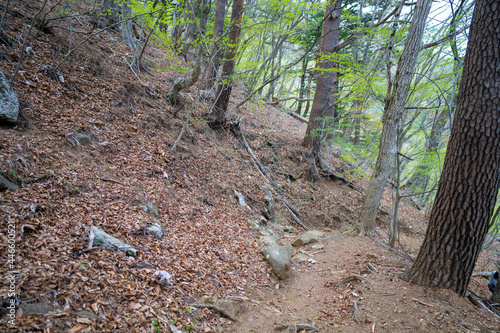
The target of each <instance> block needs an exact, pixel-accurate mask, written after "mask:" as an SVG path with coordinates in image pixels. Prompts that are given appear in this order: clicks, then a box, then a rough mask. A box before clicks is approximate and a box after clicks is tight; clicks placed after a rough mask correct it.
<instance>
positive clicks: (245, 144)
mask: <svg viewBox="0 0 500 333" xmlns="http://www.w3.org/2000/svg"><path fill="white" fill-rule="evenodd" d="M228 126H229V127H230V129H231V131H232V132H233V133H234V135H235V136H236V137H237V138H238V140H239V141H240V143H241V145H242V146H243V148H244V149H245V150H246V152H247V153H248V155H250V157H251V158H252V161H253V162H254V164H255V165H256V167H257V170H259V172H260V174H261V175H262V177H263V178H264V179H265V180H266V181H267V182H268V183H269V184H270V185H272V186H273V187H274V188H275V189H276V191H277V193H278V196H279V198H280V200H281V202H282V203H283V205H285V208H286V209H287V210H288V212H289V213H290V215H291V216H292V218H293V219H294V220H295V222H297V223H298V224H299V225H300V226H301V227H302V228H304V229H305V230H309V228H308V227H307V226H306V225H305V224H304V223H303V222H302V221H301V220H300V219H299V218H298V217H297V215H300V213H299V211H298V210H297V209H295V208H293V207H292V205H290V204H289V203H288V202H287V201H286V200H285V198H284V196H283V193H282V191H281V188H280V187H279V186H278V184H276V182H275V181H274V180H273V177H272V175H271V174H270V173H269V171H268V170H267V169H266V168H264V166H263V165H262V163H260V160H259V159H258V158H257V156H255V154H254V153H253V151H252V148H250V146H249V145H248V142H247V140H246V139H245V136H244V135H243V132H242V131H241V127H240V122H239V121H237V122H233V123H231V124H228Z"/></svg>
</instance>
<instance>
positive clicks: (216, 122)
mask: <svg viewBox="0 0 500 333" xmlns="http://www.w3.org/2000/svg"><path fill="white" fill-rule="evenodd" d="M243 4H244V0H234V1H233V9H232V13H231V27H230V28H229V29H230V30H229V36H228V45H229V46H228V50H227V52H226V55H225V57H226V59H225V62H224V65H223V66H222V80H223V82H222V83H221V84H220V85H219V86H218V87H217V94H216V96H215V98H216V99H215V103H214V107H213V111H212V112H211V113H210V114H209V115H208V120H209V125H210V127H212V128H219V127H221V126H222V125H223V124H224V123H225V122H226V112H227V107H228V105H229V97H230V96H231V90H232V88H233V84H232V79H231V75H233V72H234V63H235V58H236V55H237V51H238V40H239V38H240V31H241V19H242V17H243Z"/></svg>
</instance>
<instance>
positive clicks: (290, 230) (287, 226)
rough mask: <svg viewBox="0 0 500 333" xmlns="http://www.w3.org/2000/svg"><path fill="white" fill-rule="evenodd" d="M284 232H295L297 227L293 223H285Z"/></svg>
mask: <svg viewBox="0 0 500 333" xmlns="http://www.w3.org/2000/svg"><path fill="white" fill-rule="evenodd" d="M283 232H286V233H288V234H291V233H293V232H295V228H294V227H292V226H291V225H285V226H283Z"/></svg>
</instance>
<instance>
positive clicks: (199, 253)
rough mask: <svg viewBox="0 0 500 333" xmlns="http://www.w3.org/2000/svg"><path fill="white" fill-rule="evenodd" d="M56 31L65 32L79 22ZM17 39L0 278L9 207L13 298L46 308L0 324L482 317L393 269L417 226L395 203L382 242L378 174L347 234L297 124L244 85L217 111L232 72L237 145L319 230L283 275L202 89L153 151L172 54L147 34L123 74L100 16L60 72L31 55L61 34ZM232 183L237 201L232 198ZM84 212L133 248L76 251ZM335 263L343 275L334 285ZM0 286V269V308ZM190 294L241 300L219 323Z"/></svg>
mask: <svg viewBox="0 0 500 333" xmlns="http://www.w3.org/2000/svg"><path fill="white" fill-rule="evenodd" d="M40 4H41V3H40V1H33V2H32V3H31V4H30V6H25V2H23V1H11V4H10V6H11V7H10V9H9V11H8V13H7V16H6V29H5V35H4V39H7V41H9V42H12V44H9V43H4V44H2V45H0V46H1V49H0V68H1V69H2V71H3V72H4V74H5V75H6V76H7V77H9V76H10V75H12V74H13V72H14V69H15V66H16V64H17V61H18V59H19V48H20V45H18V44H19V43H18V42H16V40H17V41H19V40H22V39H23V38H24V36H25V35H26V33H27V29H28V23H29V22H30V20H31V18H32V17H33V15H34V14H35V13H36V11H37V10H38V9H39V6H40ZM2 10H3V9H2ZM27 22H28V23H27ZM73 38H74V39H76V41H75V40H73V41H72V43H76V42H77V41H78V38H81V37H74V36H73ZM12 45H13V46H12ZM28 45H29V46H30V47H31V51H30V53H29V54H28V55H26V57H25V59H24V62H23V66H22V71H21V72H20V73H19V75H18V78H17V80H16V82H15V84H14V90H15V91H16V93H17V95H18V97H19V100H20V102H21V105H22V114H23V116H22V118H21V121H20V122H19V123H18V124H16V125H8V124H3V125H2V126H1V127H0V171H2V172H3V174H4V175H5V176H6V177H8V178H9V179H10V180H11V181H13V182H15V183H17V184H18V185H20V186H21V188H20V189H19V190H17V191H4V192H1V193H0V215H1V216H2V218H1V222H0V223H1V226H2V227H1V232H0V259H1V264H2V265H1V267H2V268H1V270H2V276H7V274H10V273H9V270H8V269H7V268H6V267H7V260H8V256H7V244H8V238H7V224H8V223H15V225H16V231H17V234H16V262H15V271H16V273H15V277H16V287H15V289H16V297H15V299H16V302H18V303H19V304H21V305H22V304H32V303H44V304H48V305H51V306H55V307H57V308H58V310H56V311H52V312H48V313H42V314H26V313H23V311H22V310H17V313H16V320H15V326H9V325H8V323H7V322H6V320H5V317H4V319H3V320H2V321H1V322H0V325H3V326H2V327H3V328H2V330H4V331H13V332H15V331H16V332H17V331H20V332H37V331H44V332H117V331H118V332H151V331H153V332H170V331H172V328H171V327H173V326H175V327H176V329H178V330H181V331H183V332H186V331H191V332H272V331H274V329H275V327H277V326H279V325H282V324H284V323H290V324H304V325H309V326H312V327H316V328H318V329H321V330H323V331H326V332H381V331H386V332H422V331H423V332H494V331H497V332H500V321H499V319H498V317H497V316H496V315H494V314H493V313H491V312H489V311H488V310H486V309H483V308H480V307H476V306H474V305H473V304H472V303H471V302H470V301H469V300H468V299H467V298H462V297H460V296H458V295H456V294H455V293H453V292H452V291H449V290H442V289H433V288H425V287H420V286H416V285H412V284H410V283H407V282H405V281H403V280H401V279H400V276H401V275H402V274H403V273H404V272H405V270H407V269H409V267H410V266H411V258H414V257H415V255H416V253H417V251H418V248H419V245H420V244H421V242H422V240H423V237H424V235H425V229H426V222H427V217H426V215H425V210H418V209H416V208H415V207H414V206H412V205H411V204H409V202H405V205H404V206H403V207H402V211H401V213H400V216H401V217H400V221H399V224H400V228H401V233H400V242H399V244H398V248H397V249H390V248H389V247H388V246H387V245H386V244H387V230H388V223H389V220H390V215H391V207H392V204H391V187H390V186H388V188H387V189H386V193H385V194H384V198H383V200H382V203H381V208H380V214H379V218H378V220H377V233H376V236H375V237H373V238H368V237H360V236H356V235H352V234H349V232H348V231H349V227H350V226H351V225H352V223H353V221H354V219H355V218H356V216H357V214H358V212H359V208H360V206H361V202H362V198H363V195H362V193H360V191H358V190H356V189H353V188H351V187H349V186H346V184H345V183H343V182H341V181H332V180H329V179H322V178H320V179H319V180H318V181H317V182H309V181H307V180H306V179H305V178H304V174H305V171H306V169H307V165H306V161H305V157H304V156H305V151H304V150H303V149H302V148H301V140H302V138H303V135H304V132H305V124H304V123H301V122H299V121H298V120H296V119H294V118H292V117H290V116H289V115H288V114H287V113H286V112H284V111H285V110H282V109H281V108H279V107H277V108H276V107H274V106H269V105H266V104H264V103H262V102H260V101H258V100H255V101H253V102H251V103H248V104H246V105H244V106H243V107H242V108H241V109H240V110H235V109H234V105H235V103H237V102H238V101H241V100H243V99H244V97H245V96H246V93H247V92H246V91H245V87H244V85H243V84H240V83H238V82H236V83H235V85H236V87H235V89H233V94H232V99H231V103H230V115H231V117H234V118H236V117H238V118H240V119H241V126H242V130H243V132H244V134H245V136H246V139H247V141H248V142H249V145H250V147H251V148H252V150H253V152H254V153H255V154H256V155H257V157H258V158H259V160H260V161H261V163H262V164H263V165H264V166H265V167H267V168H268V169H269V171H270V172H271V173H272V174H273V176H274V178H275V181H276V182H277V183H278V185H279V186H280V188H281V189H282V191H283V192H284V193H285V198H286V199H287V201H288V202H289V203H290V204H291V205H292V206H294V207H295V208H296V209H298V210H299V211H300V212H301V215H300V217H299V218H300V219H301V221H303V222H304V223H305V224H306V225H307V226H308V227H309V228H310V229H319V230H323V231H325V232H326V234H327V237H326V238H325V239H323V240H321V241H320V242H319V243H316V244H312V245H308V246H304V247H297V248H295V250H294V254H298V253H303V254H307V255H308V259H307V260H305V261H300V260H298V259H293V260H292V275H291V277H289V278H288V279H287V280H278V279H277V278H276V277H275V276H274V275H273V273H272V271H271V269H270V267H269V266H268V265H267V263H266V262H265V261H263V258H262V256H261V255H260V253H259V251H260V249H261V248H262V246H263V244H262V242H261V237H260V235H259V232H258V230H257V229H256V227H255V226H256V221H259V220H260V215H261V212H262V210H263V208H264V196H265V195H266V194H267V193H268V191H269V190H270V189H272V187H271V186H270V185H269V183H268V182H267V181H266V180H265V179H264V178H263V177H262V176H261V174H260V173H259V171H258V170H257V169H256V167H255V165H254V163H253V161H252V160H251V158H250V156H248V154H247V153H246V152H245V150H244V149H243V147H242V146H241V145H240V143H239V142H238V141H237V139H236V138H235V137H234V136H233V135H232V134H231V133H230V132H226V131H212V130H211V129H210V128H209V127H208V126H207V124H206V121H205V118H204V115H205V114H206V112H208V110H209V109H210V104H208V103H204V102H203V103H202V102H199V103H197V104H196V106H195V108H194V112H193V117H192V120H191V121H190V123H189V126H188V129H187V131H186V133H185V134H184V136H183V137H182V138H181V141H180V144H179V149H178V150H177V151H174V152H171V151H170V147H171V146H172V145H173V143H174V142H175V140H176V139H177V136H178V135H179V133H180V130H181V128H182V126H183V124H184V122H185V120H186V119H185V117H186V115H187V110H189V108H190V107H191V98H190V97H193V96H195V95H196V89H195V88H192V89H191V90H190V91H183V92H181V95H182V96H181V98H182V100H181V101H180V104H179V105H176V106H171V105H169V104H168V103H167V102H166V99H165V95H166V92H167V91H168V89H169V88H170V86H171V84H172V83H173V81H174V79H176V78H177V77H179V76H182V75H183V74H181V73H179V72H176V71H174V70H172V68H177V67H179V65H180V66H182V67H184V68H188V69H189V68H190V66H189V65H188V64H186V63H183V60H182V59H181V58H178V57H176V56H175V55H172V53H171V52H170V51H169V50H168V49H165V48H162V47H161V45H153V44H151V46H150V47H148V48H147V51H146V55H145V58H146V61H145V65H146V66H147V69H148V72H146V71H144V72H140V73H133V72H132V71H131V70H130V67H129V65H128V64H127V62H126V61H125V60H128V61H129V62H130V61H131V59H129V58H130V51H129V50H128V49H127V47H126V46H125V45H124V44H123V43H121V42H120V35H119V33H118V32H105V33H103V34H99V35H97V36H95V37H94V38H92V39H91V42H89V43H87V44H85V45H84V47H82V48H81V49H79V50H78V51H76V52H75V53H74V54H73V55H72V56H71V57H70V60H69V61H67V62H65V63H63V65H62V66H61V67H60V70H59V71H60V74H61V75H62V76H63V77H64V82H57V81H55V80H54V79H53V78H51V77H49V75H47V71H46V69H47V66H49V65H51V66H54V65H55V63H56V62H57V61H58V60H60V59H61V58H62V57H61V56H60V54H61V53H63V54H64V53H65V52H67V49H68V35H67V32H65V31H60V30H58V29H56V28H53V29H51V30H50V31H41V30H39V29H36V28H35V29H33V32H32V35H31V37H30V39H29V42H28ZM73 45H74V44H73ZM193 56H194V55H192V57H193ZM192 60H193V59H192ZM76 133H80V134H86V135H88V136H89V137H90V138H91V141H92V142H91V144H89V145H80V144H77V143H76V142H75V141H74V140H73V139H72V138H73V137H74V135H75V134H76ZM346 156H347V157H349V158H345V157H346ZM323 158H324V160H325V162H326V163H327V164H328V165H329V166H330V167H331V168H332V169H333V170H335V171H336V172H338V173H339V174H342V175H343V176H344V177H346V178H348V179H349V180H350V181H351V182H353V183H354V184H355V187H356V188H358V189H361V190H363V189H364V188H366V185H367V178H366V177H365V176H363V172H364V173H368V174H369V172H370V169H369V168H368V167H367V166H366V165H364V164H362V165H359V164H349V163H347V162H345V161H347V160H351V157H350V156H349V154H348V153H346V152H344V151H342V149H341V148H340V147H336V146H328V147H325V148H324V156H323ZM357 170H358V171H359V170H362V171H363V172H355V171H357ZM235 190H237V191H239V192H240V193H243V194H244V196H245V200H246V203H247V204H248V206H249V207H250V208H247V207H243V206H240V205H239V203H238V202H237V200H235V197H236V195H235V192H234V191H235ZM275 200H276V209H277V215H276V218H275V219H274V220H273V221H272V222H268V227H269V228H270V229H272V230H274V231H275V232H276V233H277V234H278V235H279V236H280V237H279V242H280V244H285V243H292V242H293V240H295V237H296V236H297V235H299V234H300V233H302V232H303V231H304V230H303V229H302V228H301V227H300V226H298V225H297V224H296V223H295V221H294V220H293V219H292V217H291V216H290V215H289V213H288V212H287V210H286V209H285V207H284V206H283V205H282V203H280V202H279V201H277V197H276V196H275ZM148 204H150V205H152V206H153V207H154V208H155V209H154V210H155V211H156V214H154V213H152V211H151V209H150V210H148V209H146V208H145V207H147V206H148ZM155 221H160V222H161V223H162V224H163V225H164V226H165V236H164V237H163V238H162V239H156V238H154V237H152V236H151V235H146V234H145V233H144V232H143V231H142V230H144V227H145V226H148V225H150V224H151V223H153V222H155ZM91 226H97V227H100V228H102V229H104V230H105V231H107V232H108V233H110V234H112V235H113V236H115V237H118V238H120V239H121V240H123V241H125V242H128V243H129V244H132V245H134V246H135V247H136V248H138V249H139V250H140V252H139V254H138V255H137V256H136V257H135V258H131V257H127V256H125V254H124V253H122V252H120V251H117V250H112V249H102V248H94V249H92V250H89V251H87V249H88V247H89V246H88V245H89V236H90V227H91ZM284 229H292V232H291V233H290V232H284V231H283V230H284ZM141 231H142V232H141ZM493 255H495V253H491V252H488V253H483V254H482V256H481V258H480V260H479V262H478V264H477V270H483V271H487V270H489V271H491V270H493V269H494V266H493V263H492V262H491V260H490V259H491V258H492V256H493ZM369 264H370V265H371V267H372V268H371V269H370V267H368V266H369ZM148 265H149V266H148ZM158 270H165V271H168V272H169V273H170V274H172V275H173V277H172V278H171V282H172V285H169V284H159V283H158V279H157V275H155V272H156V271H158ZM352 275H357V276H360V277H361V279H355V280H352V281H349V282H346V283H341V282H342V280H343V279H345V278H347V277H349V276H352ZM486 284H487V280H485V279H482V278H473V279H472V280H471V283H470V286H469V289H470V290H471V291H472V292H474V293H475V294H477V295H482V296H484V297H489V296H490V295H489V291H488V290H487V287H486ZM8 293H9V290H8V286H7V284H5V285H2V289H1V294H0V295H1V299H0V301H1V302H0V303H3V307H4V311H5V309H6V304H8V303H6V302H7V300H8V297H7V295H8ZM204 295H208V296H212V297H216V298H218V299H229V300H231V299H235V297H239V298H238V299H239V300H244V301H243V310H242V311H240V312H239V313H238V314H237V316H236V318H233V319H235V320H237V321H235V322H234V321H232V320H230V319H228V318H224V313H221V312H220V311H218V310H217V309H215V310H214V309H213V308H212V309H209V308H204V307H201V306H196V305H193V304H197V303H198V302H199V301H198V299H199V298H200V297H201V296H204ZM81 311H84V312H81ZM85 311H86V312H85ZM82 313H87V314H88V313H92V314H94V315H95V316H94V317H93V316H90V315H82ZM3 314H5V313H3ZM171 325H173V326H171ZM292 331H293V330H292Z"/></svg>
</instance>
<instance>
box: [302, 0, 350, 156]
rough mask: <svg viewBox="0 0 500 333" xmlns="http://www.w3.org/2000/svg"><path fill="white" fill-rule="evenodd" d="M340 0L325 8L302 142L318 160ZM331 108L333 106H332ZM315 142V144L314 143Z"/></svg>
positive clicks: (330, 77)
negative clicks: (310, 103)
mask: <svg viewBox="0 0 500 333" xmlns="http://www.w3.org/2000/svg"><path fill="white" fill-rule="evenodd" d="M341 5H342V0H329V3H328V5H327V6H326V7H325V18H324V20H323V28H322V32H321V45H320V54H319V57H318V63H317V66H316V67H317V68H318V72H319V75H318V80H317V83H316V92H315V93H314V100H313V104H312V108H311V115H310V116H309V123H308V124H307V129H306V134H305V136H304V140H303V141H302V146H304V147H306V148H309V149H311V148H313V145H315V147H314V148H313V149H312V152H313V153H314V154H317V155H316V156H315V157H314V159H316V158H319V153H320V150H319V147H320V145H321V135H322V133H321V130H322V129H323V124H324V118H325V115H326V114H327V112H328V108H329V104H330V103H329V102H330V93H331V88H332V82H333V67H334V63H335V62H334V61H333V59H332V55H333V51H334V49H335V46H337V44H338V43H339V36H340V13H341ZM332 107H333V106H332ZM315 140H316V141H317V142H316V143H315V142H314V141H315Z"/></svg>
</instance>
